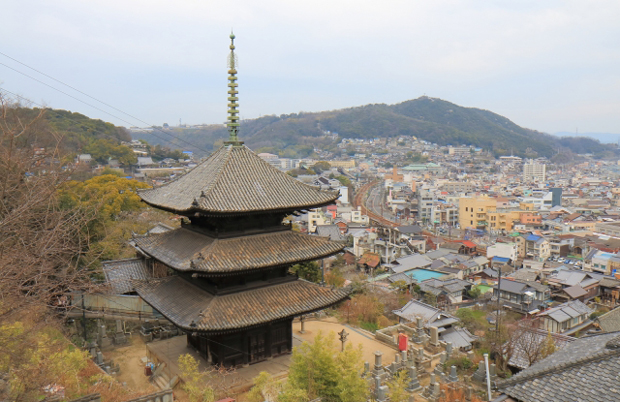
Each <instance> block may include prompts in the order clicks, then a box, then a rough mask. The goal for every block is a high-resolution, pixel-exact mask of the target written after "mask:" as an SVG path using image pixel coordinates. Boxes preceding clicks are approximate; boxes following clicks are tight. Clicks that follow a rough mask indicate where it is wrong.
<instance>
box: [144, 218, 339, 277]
mask: <svg viewBox="0 0 620 402" xmlns="http://www.w3.org/2000/svg"><path fill="white" fill-rule="evenodd" d="M134 241H135V244H136V246H137V247H138V248H140V250H142V251H143V252H144V253H146V254H148V255H149V256H151V257H153V258H155V259H156V260H159V261H161V262H163V263H164V264H166V265H168V266H170V267H172V268H174V269H177V270H179V271H191V272H204V273H211V274H228V273H235V272H241V271H247V270H252V269H260V268H268V267H271V266H279V265H287V264H294V263H296V262H301V261H309V260H316V259H319V258H323V257H327V256H330V255H333V254H335V253H338V252H339V251H342V249H343V248H344V246H345V245H344V244H342V243H337V242H332V241H329V239H327V238H324V237H319V236H311V235H307V234H302V233H299V232H294V231H292V230H281V231H277V232H271V233H260V234H253V235H246V236H237V237H230V238H216V237H211V236H208V235H206V234H203V233H199V232H197V231H195V230H191V229H187V228H183V227H182V228H180V229H176V230H171V231H169V232H165V233H162V234H157V235H151V236H146V237H138V238H136V239H134Z"/></svg>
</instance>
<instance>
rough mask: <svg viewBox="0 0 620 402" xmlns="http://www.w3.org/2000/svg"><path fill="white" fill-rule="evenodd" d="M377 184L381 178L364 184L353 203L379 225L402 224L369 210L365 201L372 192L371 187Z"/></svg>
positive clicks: (394, 225)
mask: <svg viewBox="0 0 620 402" xmlns="http://www.w3.org/2000/svg"><path fill="white" fill-rule="evenodd" d="M377 184H379V180H374V181H371V182H369V183H366V184H364V185H363V186H362V187H361V188H360V189H359V190H358V191H357V192H356V193H355V197H353V205H354V206H355V207H356V208H357V207H361V209H362V214H364V215H367V216H368V217H369V218H370V219H371V220H373V221H375V222H377V223H378V224H379V225H382V226H390V227H396V226H400V225H399V224H398V223H396V222H392V221H391V220H389V219H386V218H384V217H383V216H381V215H378V214H376V213H374V212H372V211H371V210H369V209H368V208H366V202H365V201H366V197H368V194H369V193H370V189H372V188H373V187H374V186H376V185H377Z"/></svg>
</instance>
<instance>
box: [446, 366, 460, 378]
mask: <svg viewBox="0 0 620 402" xmlns="http://www.w3.org/2000/svg"><path fill="white" fill-rule="evenodd" d="M458 380H459V377H458V376H457V374H456V366H451V367H450V375H449V376H448V382H457V381H458Z"/></svg>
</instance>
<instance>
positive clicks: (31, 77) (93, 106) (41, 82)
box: [0, 53, 208, 153]
mask: <svg viewBox="0 0 620 402" xmlns="http://www.w3.org/2000/svg"><path fill="white" fill-rule="evenodd" d="M0 54H2V55H4V56H6V55H5V54H4V53H0ZM7 57H9V56H7ZM9 58H10V59H11V60H15V61H17V60H16V59H13V58H12V57H9ZM17 62H18V63H20V64H22V65H24V66H26V67H28V68H30V69H32V70H33V71H36V72H39V71H38V70H36V69H34V68H32V67H30V66H27V65H26V64H24V63H22V62H20V61H17ZM0 65H2V66H4V67H6V68H8V69H10V70H13V71H15V72H16V73H18V74H21V75H23V76H25V77H28V78H30V79H32V80H34V81H37V82H38V83H40V84H43V85H45V86H47V87H49V88H51V89H53V90H55V91H58V92H60V93H61V94H63V95H66V96H68V97H70V98H72V99H75V100H76V101H78V102H81V103H83V104H85V105H86V106H90V107H92V108H93V109H96V110H98V111H100V112H103V113H105V114H107V115H109V116H112V117H114V118H115V119H118V120H120V121H122V122H124V123H126V124H129V125H130V126H132V125H133V123H131V122H129V121H127V120H125V119H123V118H122V117H119V116H117V115H114V114H112V113H110V112H108V111H106V110H104V109H102V108H100V107H98V106H95V105H93V104H90V103H88V102H85V101H83V100H82V99H80V98H77V97H75V96H73V95H71V94H68V93H67V92H65V91H63V90H60V89H58V88H56V87H54V86H52V85H50V84H48V83H46V82H44V81H41V80H40V79H38V78H35V77H33V76H31V75H29V74H26V73H24V72H23V71H19V70H18V69H16V68H13V67H11V66H9V65H6V64H4V63H1V62H0ZM39 73H40V74H43V75H44V76H46V77H50V78H52V79H53V80H55V81H57V82H59V83H61V84H63V85H66V86H67V87H69V88H71V89H73V90H75V91H77V92H79V93H81V94H84V95H86V96H88V97H89V98H91V99H94V100H96V101H97V102H100V103H102V104H104V105H106V106H108V107H111V108H112V109H114V110H118V111H120V112H121V113H123V114H125V115H127V116H130V117H132V118H133V119H135V120H137V121H139V122H141V123H143V124H146V125H148V126H151V127H152V128H153V129H154V130H157V131H160V132H162V133H163V134H166V135H168V136H170V137H173V138H174V139H176V140H178V141H181V142H184V143H185V144H187V145H189V146H191V147H193V148H195V149H197V150H199V151H203V152H205V153H208V151H207V150H205V149H203V148H201V147H199V146H197V145H194V144H192V143H191V142H188V141H186V140H184V139H182V138H180V137H178V136H176V135H174V134H171V133H168V132H165V131H163V130H161V129H159V128H155V127H153V125H151V124H149V123H147V122H145V121H143V120H141V119H138V118H137V117H134V116H132V115H130V114H129V113H126V112H123V111H122V110H120V109H117V108H115V107H113V106H110V105H108V104H107V103H105V102H102V101H100V100H98V99H96V98H94V97H92V96H90V95H88V94H85V93H84V92H82V91H80V90H77V89H75V88H73V87H72V86H70V85H68V84H65V83H63V82H62V81H60V80H57V79H55V78H53V77H51V76H49V75H47V74H44V73H41V72H39ZM158 138H159V137H158Z"/></svg>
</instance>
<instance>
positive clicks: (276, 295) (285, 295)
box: [132, 276, 348, 332]
mask: <svg viewBox="0 0 620 402" xmlns="http://www.w3.org/2000/svg"><path fill="white" fill-rule="evenodd" d="M132 283H133V285H134V287H135V289H136V291H137V292H138V294H139V295H140V296H141V297H142V298H143V299H144V300H145V301H146V302H147V303H148V304H150V305H151V306H152V307H153V308H154V309H156V310H157V311H159V312H160V313H162V314H163V315H164V316H165V317H166V318H168V319H169V320H170V321H172V322H173V323H174V324H175V325H177V326H179V327H181V328H182V329H185V330H190V331H205V332H218V331H227V330H234V329H239V328H247V327H251V326H254V325H260V324H264V323H267V322H270V321H276V320H280V319H285V318H290V317H294V316H298V315H301V314H306V313H310V312H313V311H316V310H322V309H324V308H327V307H329V306H331V305H333V304H336V303H338V302H339V301H341V300H343V299H345V298H346V297H347V295H348V294H347V291H346V290H344V289H332V288H329V287H321V286H319V285H316V284H314V283H310V282H306V281H303V280H293V281H289V282H284V283H280V284H273V285H269V286H265V287H259V288H256V289H249V290H243V291H242V292H236V293H231V294H225V295H212V294H210V293H208V292H206V291H204V290H202V289H201V288H199V287H198V286H196V285H194V284H192V283H190V282H189V281H187V280H185V279H183V278H181V277H179V276H170V277H167V278H163V279H152V280H149V281H133V282H132Z"/></svg>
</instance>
